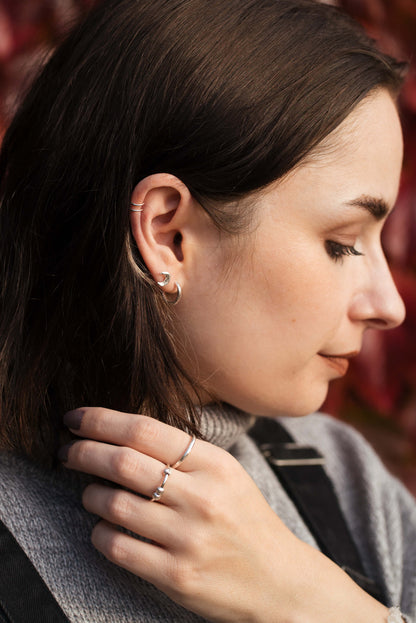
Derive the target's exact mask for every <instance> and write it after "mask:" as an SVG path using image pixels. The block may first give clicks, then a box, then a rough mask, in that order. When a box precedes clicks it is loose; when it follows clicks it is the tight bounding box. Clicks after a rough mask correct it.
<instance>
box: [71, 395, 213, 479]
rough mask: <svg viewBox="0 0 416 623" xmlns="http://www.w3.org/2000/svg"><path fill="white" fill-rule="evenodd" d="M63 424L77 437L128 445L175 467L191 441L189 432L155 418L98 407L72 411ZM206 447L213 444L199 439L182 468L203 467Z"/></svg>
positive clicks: (186, 469) (185, 469) (188, 469)
mask: <svg viewBox="0 0 416 623" xmlns="http://www.w3.org/2000/svg"><path fill="white" fill-rule="evenodd" d="M64 423H65V424H66V425H67V426H68V427H69V428H71V430H72V431H73V432H74V433H75V434H77V435H80V436H83V437H88V438H90V439H96V440H99V441H105V442H108V443H112V444H116V445H119V446H128V447H130V448H133V449H134V450H138V451H139V452H142V453H143V454H147V455H148V456H151V457H153V458H156V459H158V460H159V461H161V462H162V463H165V464H166V465H173V464H175V463H176V461H178V459H179V458H180V457H182V456H183V454H184V453H185V452H186V449H187V448H188V447H189V444H190V442H191V436H190V435H188V434H187V433H185V432H183V431H181V430H179V429H177V428H174V427H173V426H168V425H167V424H164V423H163V422H159V421H158V420H155V419H153V418H150V417H147V416H145V415H137V414H131V413H121V412H120V411H112V410H110V409H103V408H99V407H83V408H80V409H75V410H74V411H69V412H68V413H67V414H65V416H64ZM74 426H75V428H74ZM206 446H210V444H207V443H206V442H202V441H201V440H197V442H196V444H195V447H194V448H193V449H192V452H191V453H190V454H189V455H188V456H187V457H186V459H185V460H184V462H183V464H181V466H180V469H181V470H182V471H192V470H194V469H198V468H199V467H201V465H203V464H204V463H205V462H206V458H207V457H206V455H207V448H206ZM208 454H209V453H208Z"/></svg>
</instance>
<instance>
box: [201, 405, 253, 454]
mask: <svg viewBox="0 0 416 623" xmlns="http://www.w3.org/2000/svg"><path fill="white" fill-rule="evenodd" d="M254 421H255V417H254V416H252V415H249V414H248V413H245V412H244V411H240V409H236V408H235V407H232V406H231V405H228V404H224V403H219V404H210V405H206V406H205V407H204V408H203V410H202V414H201V423H200V430H201V433H202V435H203V438H204V439H205V440H206V441H209V442H210V443H213V444H215V445H216V446H219V447H220V448H224V449H225V450H228V449H229V448H231V446H232V445H233V444H234V443H235V442H236V441H237V439H238V438H239V437H240V436H241V435H243V434H244V433H245V432H247V430H248V429H249V428H250V427H251V426H252V425H253V424H254Z"/></svg>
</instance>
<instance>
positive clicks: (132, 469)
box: [111, 448, 137, 478]
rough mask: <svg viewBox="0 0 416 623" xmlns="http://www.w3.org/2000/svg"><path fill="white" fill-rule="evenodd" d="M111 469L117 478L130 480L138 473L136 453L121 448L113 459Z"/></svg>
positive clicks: (129, 449)
mask: <svg viewBox="0 0 416 623" xmlns="http://www.w3.org/2000/svg"><path fill="white" fill-rule="evenodd" d="M111 467H112V470H113V472H114V474H115V476H116V477H119V478H130V477H132V476H134V474H135V473H136V472H137V459H136V452H135V451H134V450H131V448H119V449H118V450H116V451H115V453H114V455H113V458H112V459H111Z"/></svg>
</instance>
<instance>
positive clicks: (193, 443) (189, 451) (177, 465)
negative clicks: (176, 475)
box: [172, 435, 196, 469]
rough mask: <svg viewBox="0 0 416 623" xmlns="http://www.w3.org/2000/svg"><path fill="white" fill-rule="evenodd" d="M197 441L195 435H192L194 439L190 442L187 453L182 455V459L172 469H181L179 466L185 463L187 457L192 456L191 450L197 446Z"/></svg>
mask: <svg viewBox="0 0 416 623" xmlns="http://www.w3.org/2000/svg"><path fill="white" fill-rule="evenodd" d="M195 441H196V437H195V435H192V438H191V441H190V442H189V445H188V447H187V448H186V450H185V452H184V453H183V454H182V456H181V458H180V459H178V460H177V461H176V463H175V464H174V465H172V469H176V468H177V467H179V465H181V464H182V463H183V462H184V460H185V459H186V457H187V456H189V455H190V453H191V450H192V448H193V447H194V445H195Z"/></svg>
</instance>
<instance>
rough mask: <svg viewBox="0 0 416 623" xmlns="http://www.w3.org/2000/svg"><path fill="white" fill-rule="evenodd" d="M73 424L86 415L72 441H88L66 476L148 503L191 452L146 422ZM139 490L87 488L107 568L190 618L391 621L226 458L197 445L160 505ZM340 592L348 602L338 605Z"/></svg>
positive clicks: (182, 438)
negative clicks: (154, 590) (143, 584)
mask: <svg viewBox="0 0 416 623" xmlns="http://www.w3.org/2000/svg"><path fill="white" fill-rule="evenodd" d="M71 413H72V418H73V421H74V420H75V421H76V420H77V418H78V421H79V419H80V417H81V415H82V423H81V425H80V428H79V430H75V429H71V430H72V431H73V432H74V433H75V434H77V435H80V436H83V437H88V439H84V440H81V441H77V442H76V443H75V444H73V445H71V447H70V448H69V450H68V451H67V461H66V466H67V467H69V468H71V469H77V470H80V471H83V472H87V473H90V474H95V475H97V476H100V477H102V478H105V479H107V480H110V481H112V482H115V483H117V484H119V485H122V486H123V487H126V488H127V489H129V490H131V491H133V492H137V493H138V494H140V495H142V496H147V497H148V498H151V497H152V494H153V492H154V491H155V490H156V488H157V487H158V486H159V485H160V484H161V482H162V480H163V476H164V472H163V470H164V469H165V467H166V465H173V464H174V463H175V462H176V461H177V460H178V459H179V457H181V456H182V454H183V453H184V451H185V449H186V448H187V446H188V445H189V441H190V437H189V435H187V434H186V433H184V432H182V431H180V430H178V429H175V428H172V427H170V426H168V425H166V424H163V423H161V422H158V421H156V420H153V419H151V418H148V417H145V416H141V415H131V414H124V413H119V412H115V411H110V410H107V409H99V408H83V409H78V410H77V411H75V412H71ZM69 419H70V418H69ZM66 421H67V422H68V418H67V419H66ZM103 442H104V443H103ZM131 491H125V490H123V489H117V488H114V489H113V488H111V487H108V486H104V485H101V484H93V485H89V486H88V487H87V488H86V489H85V492H84V496H83V504H84V506H85V508H86V509H87V510H88V511H90V512H92V513H95V514H97V515H99V516H100V517H102V518H103V521H100V522H99V523H98V524H97V525H96V526H95V528H94V530H93V533H92V542H93V544H94V546H95V547H96V548H97V549H98V550H99V551H101V552H102V553H103V554H104V556H106V557H107V558H108V559H109V560H111V561H113V562H114V563H116V564H117V565H119V566H121V567H124V568H126V569H128V570H129V571H131V572H132V573H134V574H136V575H138V576H140V577H142V578H143V579H145V580H147V581H149V582H151V583H152V584H154V585H155V586H157V587H158V588H159V589H160V590H162V591H163V592H165V593H166V594H167V595H168V596H169V597H171V598H172V599H173V600H175V601H176V602H178V603H179V604H181V605H182V606H184V607H185V608H188V609H189V610H192V611H193V612H196V613H197V614H200V615H202V616H204V617H205V618H208V619H209V620H211V621H223V622H230V623H231V622H237V621H238V622H239V623H242V622H243V621H247V622H249V621H256V622H267V623H271V622H274V623H290V622H295V621H302V622H305V623H306V622H309V621H311V622H312V621H320V622H322V623H324V622H326V621H328V622H329V621H334V620H337V621H339V622H340V623H341V622H343V621H351V620H354V621H357V622H359V621H363V622H364V621H368V620H372V621H373V620H374V622H377V621H380V622H381V621H383V620H385V618H384V616H383V618H381V615H382V614H383V615H384V613H385V612H386V609H385V608H384V606H381V605H380V604H378V602H376V601H375V600H373V599H372V598H371V597H369V596H367V595H366V594H365V593H363V591H361V589H359V588H358V587H357V585H355V584H354V582H352V581H351V580H350V579H349V578H348V576H346V574H344V573H343V572H342V571H341V570H340V569H339V568H338V567H336V565H334V564H333V563H332V562H331V561H329V560H328V559H327V558H326V557H325V556H323V555H322V554H321V553H320V552H318V551H316V550H315V549H313V548H311V547H309V546H308V545H306V544H305V543H303V542H301V541H300V540H299V539H297V538H296V537H295V536H294V535H293V534H292V533H291V532H290V531H289V530H288V529H287V528H286V526H285V525H284V524H283V523H282V522H281V520H280V519H279V518H278V517H277V515H276V514H275V513H274V512H273V511H272V509H271V508H270V507H269V505H268V504H267V502H266V500H265V499H264V498H263V496H262V494H261V493H260V491H259V489H258V488H257V486H256V485H255V483H254V482H253V481H252V480H251V478H250V477H249V476H248V474H247V473H246V472H245V471H244V469H243V468H242V466H241V465H240V464H239V463H238V462H237V461H236V460H235V459H234V458H233V457H232V456H231V455H230V454H229V453H228V452H226V451H225V450H222V449H221V448H218V447H216V446H213V445H212V444H209V443H207V442H204V441H201V440H197V441H196V443H195V446H194V448H193V450H192V452H191V453H190V454H189V456H188V457H187V458H186V459H185V461H184V462H183V463H182V464H181V465H180V466H179V468H178V469H172V470H171V474H170V475H169V477H168V479H167V481H166V484H165V490H164V493H163V495H162V497H161V499H160V502H158V503H154V504H152V503H150V502H149V500H148V499H146V498H143V497H139V496H138V495H135V493H132V492H131ZM117 526H122V527H123V528H127V529H128V530H130V531H132V532H134V533H135V534H138V535H141V536H143V537H146V538H147V539H150V541H151V543H147V542H143V541H141V540H137V539H134V538H132V537H131V536H128V535H126V534H124V533H122V532H120V531H119V530H118V528H117ZM337 591H338V592H339V595H340V597H339V599H338V600H337V599H335V601H334V595H335V597H336V596H337V595H338V593H337ZM345 591H346V595H345ZM363 596H364V598H363ZM352 597H355V598H356V599H357V602H358V604H357V608H360V603H361V602H363V603H364V604H367V606H368V603H370V602H368V603H367V601H366V599H367V598H368V600H371V602H373V609H368V610H365V611H364V615H363V617H362V618H360V613H359V612H358V613H357V608H354V609H352V608H351V605H350V598H352ZM360 599H361V601H360ZM344 602H345V606H343V604H344ZM331 604H333V605H334V606H335V607H336V615H335V618H333V617H334V614H335V611H332V614H331ZM374 604H376V606H379V608H380V610H379V613H380V618H373V619H371V618H369V616H371V615H372V616H373V617H375V615H376V614H377V608H376V607H375V606H374ZM343 607H345V609H346V612H345V616H343ZM361 607H362V606H361ZM347 610H348V612H347ZM328 612H329V615H328ZM349 617H350V618H349Z"/></svg>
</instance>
